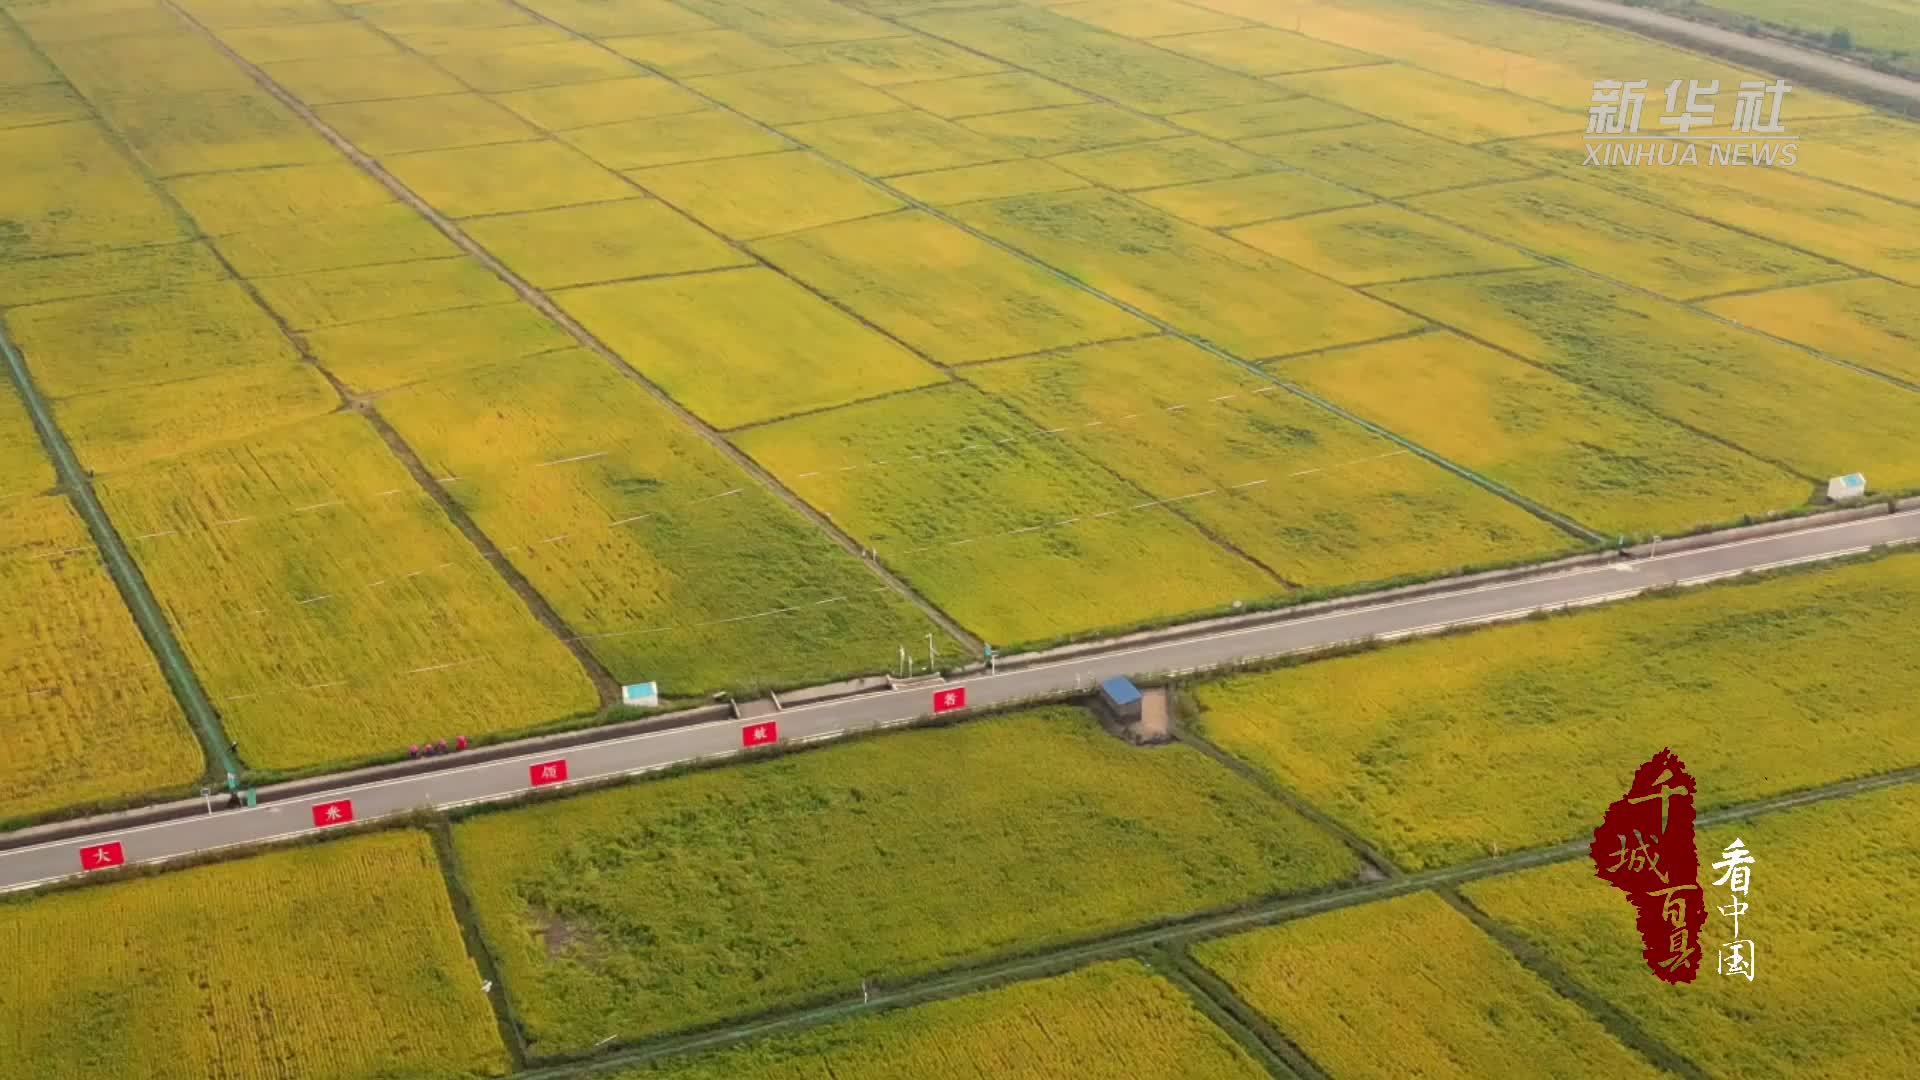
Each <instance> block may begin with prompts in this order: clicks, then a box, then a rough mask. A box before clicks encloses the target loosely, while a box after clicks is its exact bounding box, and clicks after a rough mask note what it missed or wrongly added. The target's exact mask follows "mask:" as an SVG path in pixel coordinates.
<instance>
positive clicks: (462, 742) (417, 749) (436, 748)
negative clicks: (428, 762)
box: [407, 735, 467, 759]
mask: <svg viewBox="0 0 1920 1080" xmlns="http://www.w3.org/2000/svg"><path fill="white" fill-rule="evenodd" d="M466 748H467V737H466V736H465V735H460V736H457V737H455V739H454V740H453V745H452V746H451V747H449V746H448V745H447V740H445V739H441V740H440V741H439V742H429V743H417V744H415V745H413V746H409V747H407V757H408V758H409V759H412V758H423V757H436V756H438V755H440V754H445V753H449V752H451V751H453V750H465V749H466Z"/></svg>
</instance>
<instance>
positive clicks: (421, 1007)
mask: <svg viewBox="0 0 1920 1080" xmlns="http://www.w3.org/2000/svg"><path fill="white" fill-rule="evenodd" d="M0 941H4V942H5V943H6V946H7V953H8V957H9V964H8V969H9V973H8V976H7V980H6V982H7V986H8V992H7V993H6V994H5V995H4V996H0V1018H4V1021H5V1022H4V1027H3V1030H5V1032H6V1035H5V1037H4V1046H5V1048H6V1053H5V1054H0V1076H4V1077H7V1078H8V1080H16V1078H17V1080H55V1078H57V1080H66V1078H69V1077H71V1078H74V1080H79V1078H82V1077H98V1076H142V1077H153V1078H156V1080H189V1078H198V1077H205V1076H212V1075H218V1076H228V1077H234V1078H236V1080H268V1078H272V1077H287V1076H303V1077H307V1076H310V1077H375V1076H398V1075H405V1076H408V1077H419V1078H420V1080H474V1078H479V1077H494V1076H504V1075H506V1074H507V1072H508V1071H509V1063H508V1059H507V1053H506V1049H505V1047H504V1046H502V1044H501V1041H500V1034H499V1029H498V1027H497V1026H496V1025H495V1023H494V1019H493V1014H492V1011H491V1009H490V1008H489V1006H488V1003H487V999H486V996H485V995H484V994H483V993H482V992H481V989H480V973H479V971H478V970H476V968H475V967H474V963H473V961H472V960H471V959H470V958H469V957H468V956H467V954H466V951H465V949H464V947H463V945H462V942H461V938H460V931H459V928H458V926H457V925H456V924H455V922H454V918H453V910H452V908H451V906H450V904H449V903H448V900H447V894H446V889H445V886H444V884H443V882H442V880H441V875H440V869H439V867H438V866H437V865H436V863H435V860H434V855H433V849H432V845H431V844H430V843H429V842H428V840H427V837H426V836H425V834H423V833H418V832H388V833H382V834H379V835H376V836H366V837H358V838H353V839H346V840H340V841H336V842H333V843H328V844H323V845H319V846H314V847H303V848H296V849H293V850H289V851H277V852H273V853H270V854H265V855H256V856H254V857H252V858H247V859H240V860H236V861H233V862H227V863H220V864H217V865H213V866H201V867H195V868H192V869H188V870H181V871H178V872H174V873H169V874H165V875H161V876H158V877H151V878H144V879H138V880H132V881H123V882H116V883H112V884H107V885H103V886H97V887H91V888H81V889H74V890H71V891H68V892H61V893H55V894H53V895H50V896H38V897H24V898H14V897H9V898H7V899H6V900H5V901H0Z"/></svg>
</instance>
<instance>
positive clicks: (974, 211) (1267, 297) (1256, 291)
mask: <svg viewBox="0 0 1920 1080" xmlns="http://www.w3.org/2000/svg"><path fill="white" fill-rule="evenodd" d="M954 213H955V215H956V216H957V217H958V218H959V219H960V220H961V221H963V222H965V223H966V224H968V225H971V226H973V227H975V228H977V229H979V230H980V231H982V232H984V233H986V234H987V235H988V236H991V237H993V238H994V239H996V240H999V241H1001V242H1003V243H1007V244H1012V245H1014V246H1015V247H1019V248H1021V249H1022V250H1025V251H1027V252H1029V253H1031V254H1033V255H1036V256H1038V257H1039V258H1041V259H1043V260H1045V261H1047V262H1048V263H1050V264H1051V265H1053V266H1055V267H1057V268H1058V269H1060V270H1062V271H1064V272H1065V273H1067V274H1070V275H1072V276H1074V277H1076V278H1079V279H1081V280H1082V281H1086V282H1088V283H1090V284H1092V285H1093V286H1095V287H1096V288H1100V289H1103V290H1105V291H1106V292H1107V293H1109V294H1111V295H1113V296H1115V297H1118V298H1119V299H1120V300H1123V301H1125V302H1127V303H1129V304H1132V305H1134V306H1135V307H1137V308H1139V309H1141V310H1142V311H1145V312H1146V313H1148V314H1149V315H1152V316H1154V317H1156V318H1158V319H1161V320H1163V321H1165V322H1168V323H1171V324H1173V325H1175V326H1177V327H1179V328H1180V329H1181V330H1183V331H1185V332H1186V333H1189V334H1191V335H1193V336H1195V337H1200V338H1204V339H1206V340H1208V341H1212V342H1214V343H1215V344H1217V345H1219V346H1221V347H1223V348H1225V349H1228V350H1231V351H1233V352H1235V353H1238V354H1239V355H1241V356H1243V357H1244V358H1246V359H1249V360H1257V359H1264V358H1266V357H1271V356H1280V355H1284V354H1287V353H1297V352H1305V351H1308V350H1311V349H1319V348H1325V347H1327V346H1329V345H1337V344H1341V343H1344V342H1351V341H1366V340H1369V339H1372V338H1380V337H1387V336H1389V335H1392V334H1398V333H1402V332H1405V331H1407V330H1412V329H1414V328H1416V327H1418V326H1419V325H1420V320H1419V319H1417V318H1415V317H1413V316H1410V315H1407V314H1405V313H1403V312H1399V311H1395V310H1393V309H1392V308H1389V307H1387V306H1386V305H1384V304H1380V303H1378V302H1376V301H1374V300H1372V299H1370V298H1368V297H1364V296H1360V295H1358V294H1355V293H1353V292H1351V291H1349V290H1346V289H1343V288H1341V287H1340V286H1338V285H1335V284H1334V283H1332V282H1329V281H1325V280H1323V279H1321V278H1317V277H1314V276H1312V275H1310V274H1308V273H1306V272H1305V271H1302V270H1300V269H1299V268H1298V267H1296V266H1293V265H1292V264H1290V263H1286V262H1283V261H1281V260H1279V259H1275V258H1272V257H1270V256H1267V255H1266V254H1264V253H1262V252H1258V251H1255V250H1253V249H1252V248H1249V247H1246V246H1245V245H1241V244H1235V243H1234V242H1232V241H1231V240H1228V239H1226V238H1225V237H1222V236H1220V235H1218V234H1216V233H1213V232H1210V231H1208V230H1206V229H1203V228H1200V227H1198V226H1193V225H1188V224H1186V223H1185V222H1181V221H1178V220H1176V219H1174V218H1172V217H1169V216H1168V215H1166V214H1163V213H1161V212H1160V211H1158V210H1155V209H1153V208H1151V207H1148V206H1144V205H1142V204H1140V203H1137V202H1134V201H1132V200H1129V199H1126V198H1124V197H1123V196H1121V195H1118V194H1115V193H1112V192H1102V191H1092V190H1089V191H1069V192H1065V193H1062V194H1057V195H1029V196H1024V197H1018V198H1011V199H1000V200H996V201H993V202H987V203H970V204H968V205H965V206H961V207H958V208H957V209H956V210H955V211H954Z"/></svg>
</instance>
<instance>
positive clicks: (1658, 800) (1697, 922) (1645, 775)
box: [1590, 750, 1707, 983]
mask: <svg viewBox="0 0 1920 1080" xmlns="http://www.w3.org/2000/svg"><path fill="white" fill-rule="evenodd" d="M1693 793H1694V783H1693V777H1692V776H1689V775H1688V774H1687V769H1686V766H1685V765H1684V764H1682V763H1681V761H1680V759H1679V758H1677V757H1675V756H1674V754H1673V751H1672V750H1662V751H1660V752H1659V753H1658V754H1655V755H1654V756H1653V760H1651V761H1649V762H1647V763H1646V764H1645V765H1642V766H1640V768H1639V769H1638V770H1637V771H1636V772H1635V773H1634V774H1633V784H1632V785H1631V786H1630V787H1628V789H1627V793H1626V794H1625V795H1624V796H1622V797H1621V798H1619V799H1617V800H1615V801H1614V803H1613V805H1611V806H1609V807H1607V815H1606V819H1605V820H1604V821H1602V822H1601V824H1600V827H1599V828H1598V829H1595V830H1594V831H1593V847H1592V848H1591V849H1590V850H1591V854H1592V856H1593V866H1594V870H1595V871H1596V872H1597V874H1598V876H1599V877H1600V880H1602V881H1605V882H1606V883H1608V884H1609V885H1612V886H1613V887H1614V888H1616V889H1619V890H1620V891H1621V892H1624V893H1626V894H1627V899H1628V900H1629V901H1631V902H1632V904H1633V908H1634V912H1635V925H1636V926H1637V927H1638V928H1639V930H1640V940H1641V943H1642V944H1643V945H1644V946H1645V949H1644V951H1643V955H1644V956H1645V957H1646V961H1647V967H1648V968H1649V969H1650V970H1652V972H1653V974H1654V975H1655V977H1657V978H1660V979H1662V980H1665V981H1666V982H1670V983H1682V982H1692V981H1693V978H1694V976H1695V975H1696V974H1698V973H1699V970H1700V931H1701V930H1702V929H1703V928H1705V926H1706V923H1707V906H1706V900H1705V898H1704V897H1703V896H1702V894H1701V892H1700V857H1699V854H1698V852H1697V851H1696V850H1695V849H1694V840H1693Z"/></svg>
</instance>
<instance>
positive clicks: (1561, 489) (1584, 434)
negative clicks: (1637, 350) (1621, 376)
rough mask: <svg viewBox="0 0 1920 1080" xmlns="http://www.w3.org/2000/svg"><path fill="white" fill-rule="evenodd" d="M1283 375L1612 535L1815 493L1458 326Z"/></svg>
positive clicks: (1290, 366) (1685, 524)
mask: <svg viewBox="0 0 1920 1080" xmlns="http://www.w3.org/2000/svg"><path fill="white" fill-rule="evenodd" d="M1273 371H1274V373H1275V374H1276V375H1279V376H1280V377H1281V378H1284V379H1287V380H1288V381H1290V382H1294V383H1297V384H1299V385H1301V386H1305V387H1307V388H1308V389H1310V390H1312V391H1314V392H1315V393H1319V394H1323V395H1325V396H1326V397H1328V398H1330V399H1332V400H1333V401H1335V402H1336V403H1338V404H1340V405H1341V406H1343V407H1345V408H1348V409H1351V410H1353V411H1354V412H1355V413H1357V414H1358V415H1360V416H1364V417H1366V418H1368V419H1370V420H1373V421H1374V422H1376V423H1379V424H1383V425H1385V426H1386V427H1388V428H1391V429H1392V430H1394V431H1399V432H1402V433H1404V434H1406V435H1407V436H1408V437H1410V438H1412V439H1414V440H1415V441H1417V442H1419V443H1420V444H1421V445H1423V446H1426V447H1429V448H1431V449H1434V450H1437V451H1439V452H1440V453H1442V454H1445V455H1447V457H1449V458H1450V459H1452V460H1454V461H1458V462H1460V463H1462V464H1464V465H1466V466H1468V467H1470V468H1472V469H1475V470H1477V471H1479V472H1480V473H1482V474H1483V475H1486V476H1491V477H1493V478H1494V479H1496V480H1498V481H1500V482H1501V483H1503V484H1506V485H1507V486H1509V487H1511V488H1513V489H1514V490H1516V491H1518V492H1520V493H1521V494H1523V495H1526V496H1528V497H1529V498H1532V499H1533V500H1535V501H1536V502H1539V503H1541V504H1542V505H1545V506H1552V507H1555V508H1557V509H1559V510H1561V511H1563V512H1565V513H1567V514H1570V515H1572V516H1573V518H1574V519H1575V520H1577V521H1580V522H1581V523H1583V524H1585V525H1587V526H1588V527H1589V528H1593V529H1597V530H1599V531H1601V532H1603V533H1607V534H1620V535H1633V534H1659V533H1664V534H1665V535H1668V536H1672V535H1675V534H1677V533H1684V532H1688V531H1691V530H1692V529H1694V528H1697V527H1701V526H1706V525H1714V524H1722V523H1725V522H1730V521H1736V520H1738V519H1739V517H1740V515H1741V513H1742V512H1743V511H1745V510H1746V508H1747V507H1750V506H1753V505H1756V504H1759V505H1765V506H1791V505H1792V504H1793V503H1795V502H1797V501H1799V500H1801V499H1803V498H1805V497H1806V494H1807V491H1808V484H1807V482H1806V481H1805V480H1804V479H1801V478H1799V477H1796V476H1794V475H1793V474H1792V473H1789V472H1787V471H1786V470H1784V469H1781V468H1778V467H1776V466H1772V465H1768V464H1766V463H1764V462H1760V461H1756V460H1754V459H1753V458H1751V457H1748V456H1747V455H1745V454H1741V453H1738V452H1737V451H1734V450H1731V449H1729V448H1727V447H1726V446H1724V445H1722V444H1720V443H1717V442H1714V441H1712V440H1710V439H1706V438H1703V437H1701V436H1700V435H1697V434H1695V433H1694V432H1692V431H1689V430H1687V429H1686V428H1684V427H1682V426H1680V425H1679V424H1675V423H1670V422H1668V421H1666V420H1663V419H1661V418H1660V417H1659V416H1656V415H1655V414H1653V413H1650V412H1646V411H1644V410H1642V409H1638V408H1635V407H1633V406H1632V405H1629V404H1626V403H1623V402H1622V401H1620V400H1619V399H1618V398H1614V397H1609V396H1608V395H1605V394H1602V393H1600V392H1598V391H1596V390H1593V389H1589V388H1588V387H1585V386H1581V385H1579V384H1578V383H1571V382H1567V381H1566V380H1564V379H1558V378H1555V377H1554V376H1553V375H1551V374H1550V373H1548V372H1546V371H1543V370H1541V369H1540V368H1537V367H1534V366H1532V365H1530V364H1527V363H1524V362H1522V361H1520V360H1517V359H1514V358H1513V357H1511V356H1508V355H1505V354H1502V353H1500V352H1497V351H1495V350H1493V349H1489V348H1486V347H1484V346H1481V345H1476V344H1474V343H1473V342H1471V341H1468V340H1466V339H1464V338H1460V337H1457V336H1455V335H1453V334H1447V333H1438V334H1422V335H1420V336H1418V337H1411V338H1401V339H1399V340H1397V341H1389V342H1383V343H1381V344H1378V345H1361V346H1357V347H1355V348H1351V349H1340V350H1336V351H1333V352H1327V353H1320V354H1318V355H1315V356H1308V357H1301V358H1299V359H1295V360H1287V361H1283V362H1281V363H1279V364H1275V365H1273Z"/></svg>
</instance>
